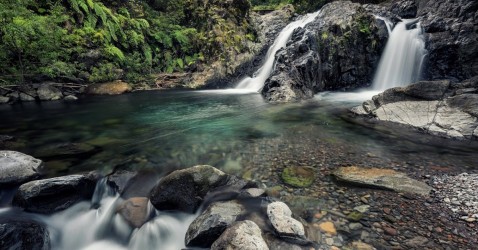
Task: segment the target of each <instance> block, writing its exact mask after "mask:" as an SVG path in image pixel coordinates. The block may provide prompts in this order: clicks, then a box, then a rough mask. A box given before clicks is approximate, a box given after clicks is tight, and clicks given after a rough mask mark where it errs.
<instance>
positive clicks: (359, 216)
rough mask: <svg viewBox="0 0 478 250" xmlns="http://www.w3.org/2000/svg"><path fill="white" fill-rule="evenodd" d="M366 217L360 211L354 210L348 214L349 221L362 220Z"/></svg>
mask: <svg viewBox="0 0 478 250" xmlns="http://www.w3.org/2000/svg"><path fill="white" fill-rule="evenodd" d="M363 217H364V215H363V213H361V212H359V211H352V212H350V213H349V214H347V220H349V221H356V222H357V221H360V220H361V219H362V218H363Z"/></svg>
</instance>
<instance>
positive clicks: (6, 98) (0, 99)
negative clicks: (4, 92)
mask: <svg viewBox="0 0 478 250" xmlns="http://www.w3.org/2000/svg"><path fill="white" fill-rule="evenodd" d="M8 102H10V97H9V96H0V104H6V103H8Z"/></svg>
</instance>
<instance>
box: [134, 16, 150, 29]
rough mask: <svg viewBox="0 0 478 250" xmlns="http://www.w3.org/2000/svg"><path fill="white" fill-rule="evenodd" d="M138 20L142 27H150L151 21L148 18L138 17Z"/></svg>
mask: <svg viewBox="0 0 478 250" xmlns="http://www.w3.org/2000/svg"><path fill="white" fill-rule="evenodd" d="M136 21H137V22H138V24H139V27H140V28H142V29H147V28H149V23H148V21H147V20H146V19H142V18H138V19H136Z"/></svg>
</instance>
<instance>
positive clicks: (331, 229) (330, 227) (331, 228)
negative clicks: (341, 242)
mask: <svg viewBox="0 0 478 250" xmlns="http://www.w3.org/2000/svg"><path fill="white" fill-rule="evenodd" d="M319 229H320V231H322V232H324V233H326V234H330V235H332V236H333V235H337V230H336V229H335V225H334V223H333V222H331V221H326V222H322V223H320V224H319Z"/></svg>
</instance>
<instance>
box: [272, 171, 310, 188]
mask: <svg viewBox="0 0 478 250" xmlns="http://www.w3.org/2000/svg"><path fill="white" fill-rule="evenodd" d="M315 178H316V177H315V169H314V168H312V167H304V166H298V167H287V168H285V169H284V170H283V171H282V174H281V179H282V181H283V182H284V183H285V184H287V185H290V186H292V187H297V188H304V187H310V186H311V185H312V183H313V182H314V181H315Z"/></svg>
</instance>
